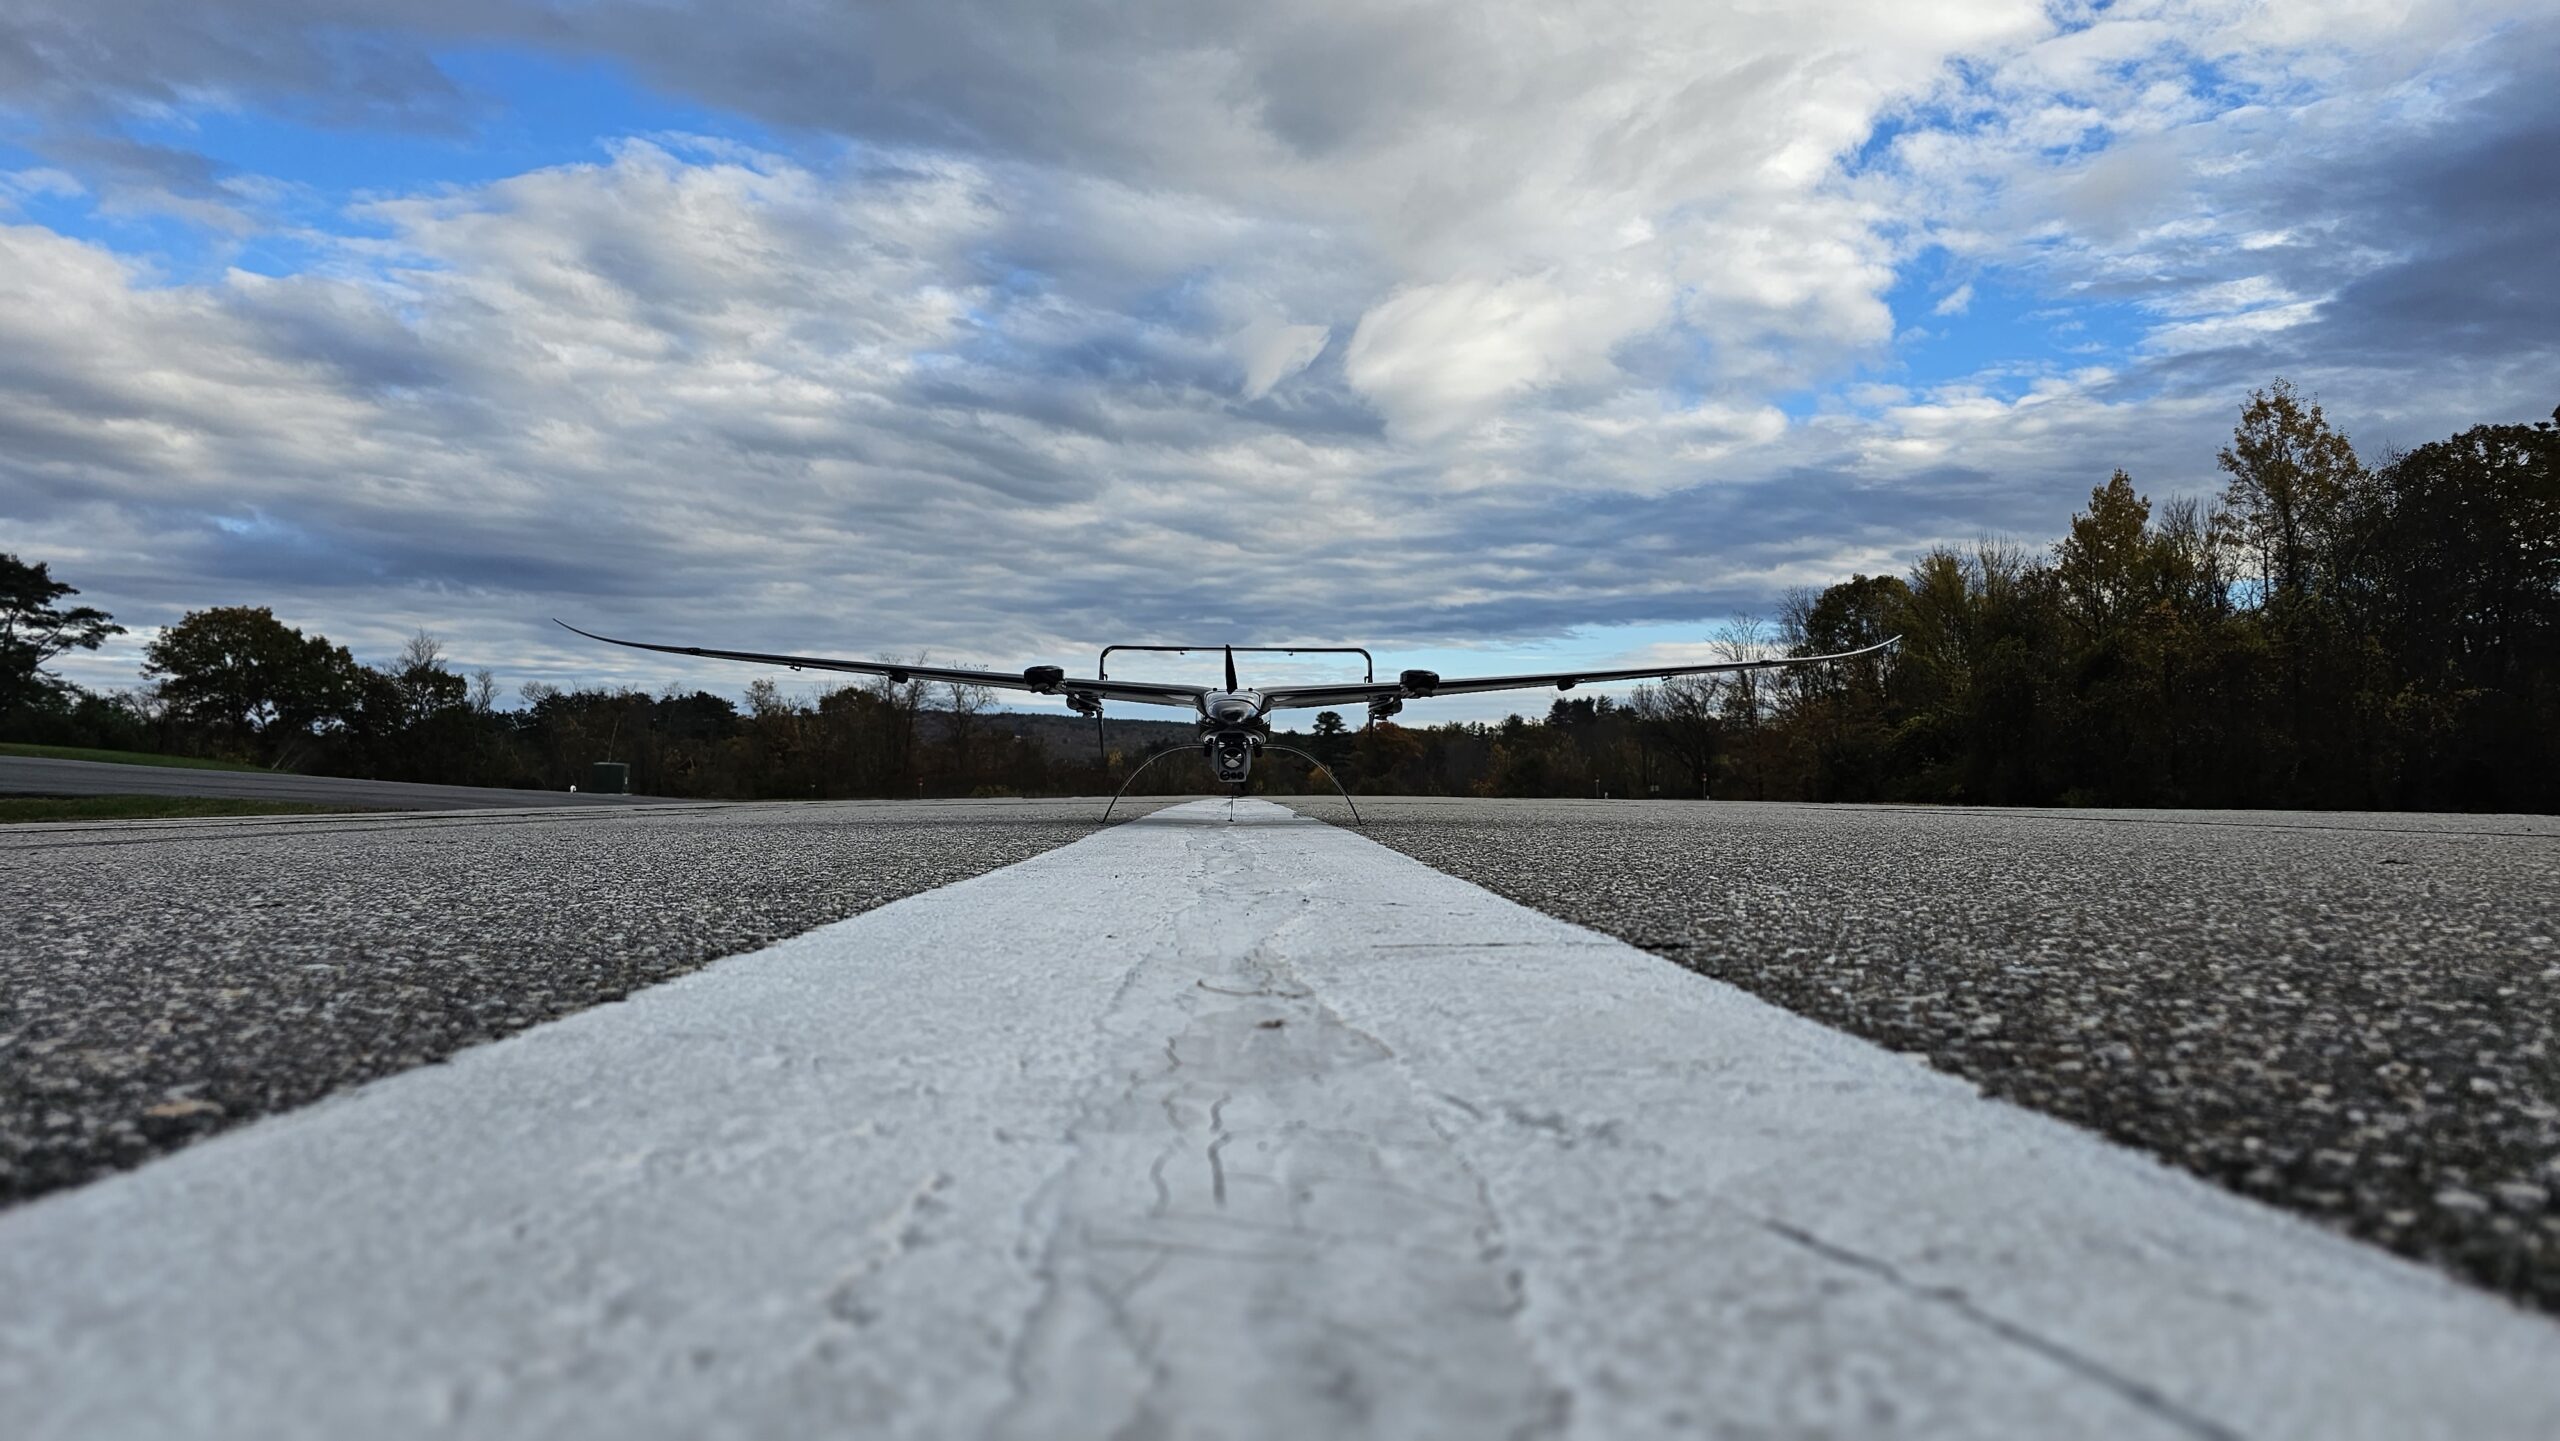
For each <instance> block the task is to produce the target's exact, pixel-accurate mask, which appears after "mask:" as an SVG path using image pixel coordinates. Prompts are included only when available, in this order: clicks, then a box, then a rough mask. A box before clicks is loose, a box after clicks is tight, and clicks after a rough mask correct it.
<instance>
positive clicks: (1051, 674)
mask: <svg viewBox="0 0 2560 1441" xmlns="http://www.w3.org/2000/svg"><path fill="white" fill-rule="evenodd" d="M1066 678H1067V671H1066V667H1064V666H1055V665H1035V666H1031V667H1029V668H1027V669H1025V670H1024V671H1023V672H1022V683H1023V684H1024V685H1027V686H1029V687H1031V688H1032V689H1033V690H1035V691H1038V692H1039V693H1040V694H1042V695H1055V694H1057V693H1058V683H1059V682H1061V681H1063V680H1065V679H1066Z"/></svg>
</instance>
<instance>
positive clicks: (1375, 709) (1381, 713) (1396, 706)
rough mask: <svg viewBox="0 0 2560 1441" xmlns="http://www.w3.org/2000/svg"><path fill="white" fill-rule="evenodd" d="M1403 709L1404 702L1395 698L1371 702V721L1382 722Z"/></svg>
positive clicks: (1390, 697)
mask: <svg viewBox="0 0 2560 1441" xmlns="http://www.w3.org/2000/svg"><path fill="white" fill-rule="evenodd" d="M1403 709H1404V702H1403V701H1400V700H1398V699H1396V698H1395V697H1394V696H1388V697H1387V698H1386V699H1384V700H1373V701H1371V702H1369V719H1371V720H1373V721H1382V720H1385V719H1386V718H1387V717H1389V716H1391V715H1394V714H1395V713H1396V712H1398V711H1401V710H1403Z"/></svg>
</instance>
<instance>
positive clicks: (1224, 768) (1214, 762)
mask: <svg viewBox="0 0 2560 1441" xmlns="http://www.w3.org/2000/svg"><path fill="white" fill-rule="evenodd" d="M1208 751H1209V765H1210V767H1211V768H1212V769H1214V770H1216V771H1217V773H1218V779H1219V780H1220V781H1223V782H1225V783H1226V784H1228V785H1242V784H1244V780H1245V777H1246V776H1248V775H1250V774H1252V772H1253V738H1252V737H1251V736H1249V735H1246V734H1245V733H1243V732H1241V731H1220V732H1218V733H1217V734H1216V735H1213V736H1211V737H1210V738H1209V745H1208Z"/></svg>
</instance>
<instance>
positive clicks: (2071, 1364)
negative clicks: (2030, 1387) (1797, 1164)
mask: <svg viewBox="0 0 2560 1441" xmlns="http://www.w3.org/2000/svg"><path fill="white" fill-rule="evenodd" d="M1751 1219H1752V1220H1753V1222H1754V1223H1755V1224H1757V1225H1758V1226H1759V1227H1760V1228H1761V1229H1762V1230H1764V1231H1767V1232H1768V1233H1769V1234H1770V1235H1773V1236H1776V1237H1778V1238H1779V1239H1780V1240H1783V1241H1786V1242H1789V1243H1790V1244H1793V1245H1797V1246H1801V1247H1803V1248H1804V1249H1806V1250H1808V1251H1811V1252H1813V1253H1814V1254H1815V1255H1817V1256H1820V1257H1822V1258H1823V1259H1824V1260H1827V1261H1830V1262H1833V1263H1835V1264H1837V1265H1841V1266H1846V1267H1848V1268H1849V1269H1851V1270H1853V1271H1857V1272H1860V1273H1862V1274H1865V1275H1869V1276H1873V1277H1875V1278H1876V1279H1878V1280H1880V1281H1882V1282H1884V1283H1885V1284H1886V1285H1888V1286H1890V1287H1892V1288H1893V1289H1894V1290H1896V1291H1898V1292H1900V1293H1901V1294H1903V1295H1905V1296H1909V1297H1911V1298H1912V1299H1914V1300H1916V1301H1921V1302H1925V1303H1927V1304H1929V1305H1932V1306H1938V1307H1943V1308H1945V1309H1946V1310H1948V1311H1951V1312H1953V1313H1955V1314H1956V1315H1958V1316H1961V1317H1963V1318H1964V1319H1965V1320H1966V1321H1967V1322H1969V1323H1971V1324H1973V1325H1974V1326H1977V1327H1980V1328H1981V1329H1982V1330H1984V1331H1987V1332H1989V1333H1990V1334H1992V1335H1994V1336H1997V1337H1999V1338H2000V1339H2001V1340H2002V1341H2005V1342H2007V1343H2008V1344H2010V1345H2013V1346H2016V1347H2019V1348H2021V1349H2023V1350H2026V1351H2029V1352H2031V1353H2033V1354H2035V1355H2037V1356H2039V1357H2042V1358H2043V1359H2044V1360H2046V1361H2049V1362H2051V1363H2052V1364H2054V1365H2056V1366H2059V1367H2061V1368H2062V1369H2064V1370H2066V1371H2069V1372H2070V1373H2072V1374H2073V1375H2075V1376H2079V1377H2081V1378H2082V1379H2084V1380H2087V1381H2091V1382H2095V1383H2096V1384H2097V1385H2100V1386H2103V1387H2105V1388H2106V1389H2107V1390H2109V1391H2112V1392H2114V1393H2115V1394H2116V1395H2118V1396H2121V1397H2123V1398H2124V1399H2125V1400H2126V1401H2127V1402H2129V1403H2130V1404H2132V1405H2133V1406H2134V1407H2135V1408H2136V1409H2138V1410H2141V1411H2143V1412H2145V1413H2147V1414H2149V1415H2151V1416H2154V1417H2157V1418H2159V1419H2160V1420H2163V1421H2166V1422H2168V1423H2170V1424H2171V1425H2174V1426H2176V1427H2178V1428H2179V1429H2181V1430H2183V1431H2185V1432H2187V1433H2188V1434H2189V1435H2192V1436H2197V1437H2202V1438H2204V1441H2243V1437H2242V1436H2241V1433H2239V1432H2237V1431H2234V1430H2232V1429H2231V1428H2230V1427H2228V1426H2225V1425H2223V1424H2222V1423H2221V1422H2219V1421H2216V1420H2214V1419H2213V1418H2211V1417H2209V1416H2204V1415H2200V1414H2198V1413H2197V1412H2195V1411H2193V1410H2191V1409H2189V1408H2188V1407H2185V1406H2181V1405H2179V1404H2178V1403H2177V1402H2176V1401H2173V1400H2171V1399H2170V1398H2169V1397H2168V1396H2166V1395H2164V1394H2163V1393H2162V1392H2161V1391H2160V1389H2159V1388H2158V1387H2156V1386H2153V1385H2152V1384H2150V1383H2149V1382H2147V1381H2143V1380H2141V1379H2139V1378H2137V1377H2133V1376H2128V1375H2125V1374H2124V1373H2123V1372H2121V1371H2117V1370H2115V1369H2113V1368H2111V1367H2109V1366H2107V1365H2105V1364H2103V1363H2101V1362H2099V1361H2097V1360H2095V1359H2093V1358H2091V1357H2089V1356H2086V1355H2083V1354H2082V1353H2080V1352H2079V1351H2076V1350H2073V1349H2072V1348H2071V1347H2069V1346H2065V1345H2063V1344H2062V1343H2061V1342H2059V1341H2056V1340H2053V1339H2052V1338H2051V1337H2048V1336H2044V1335H2040V1334H2038V1333H2037V1332H2035V1331H2032V1330H2030V1329H2028V1328H2027V1327H2025V1326H2021V1325H2019V1324H2018V1323H2017V1322H2015V1321H2012V1320H2009V1319H2008V1318H2007V1317H2005V1316H1997V1315H1994V1314H1992V1313H1991V1312H1989V1311H1986V1310H1984V1309H1983V1308H1982V1307H1980V1306H1979V1305H1976V1304H1975V1303H1974V1300H1973V1298H1972V1297H1970V1296H1967V1295H1966V1294H1965V1293H1964V1292H1963V1291H1962V1290H1961V1289H1959V1288H1957V1287H1954V1286H1930V1285H1924V1284H1922V1283H1920V1282H1916V1281H1913V1280H1912V1279H1911V1278H1910V1277H1908V1276H1905V1275H1903V1274H1902V1271H1901V1268H1899V1267H1897V1266H1895V1265H1894V1264H1893V1263H1892V1262H1890V1261H1887V1260H1884V1259H1883V1258H1881V1257H1877V1256H1869V1255H1867V1254H1865V1253H1863V1252H1859V1251H1853V1250H1851V1249H1849V1248H1848V1247H1846V1246H1842V1245H1839V1244H1837V1243H1835V1242H1831V1241H1826V1240H1824V1239H1823V1238H1821V1237H1820V1236H1817V1235H1815V1234H1813V1233H1812V1232H1810V1231H1807V1230H1805V1229H1803V1228H1802V1227H1799V1226H1791V1225H1789V1224H1787V1223H1786V1222H1784V1221H1780V1220H1777V1219H1775V1218H1773V1217H1769V1216H1755V1217H1752V1218H1751Z"/></svg>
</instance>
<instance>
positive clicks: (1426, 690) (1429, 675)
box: [1396, 670, 1440, 696]
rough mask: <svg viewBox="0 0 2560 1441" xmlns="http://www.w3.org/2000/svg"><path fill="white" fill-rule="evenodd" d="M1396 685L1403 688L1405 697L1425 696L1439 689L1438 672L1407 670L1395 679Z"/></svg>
mask: <svg viewBox="0 0 2560 1441" xmlns="http://www.w3.org/2000/svg"><path fill="white" fill-rule="evenodd" d="M1396 684H1398V685H1400V686H1403V687H1404V689H1405V694H1407V695H1411V696H1427V695H1429V694H1431V693H1432V692H1433V691H1436V690H1438V689H1439V688H1440V672H1438V671H1436V670H1409V671H1406V672H1405V673H1404V674H1402V675H1400V676H1397V677H1396Z"/></svg>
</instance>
